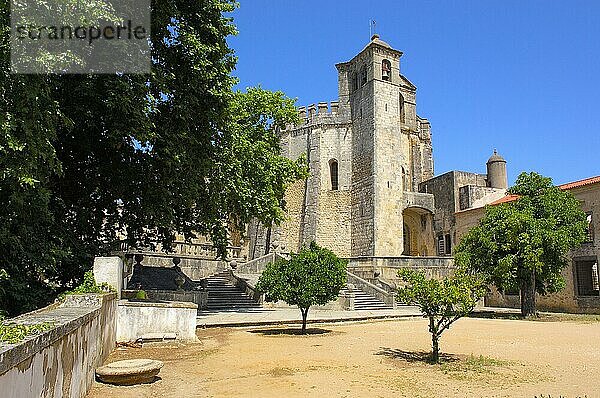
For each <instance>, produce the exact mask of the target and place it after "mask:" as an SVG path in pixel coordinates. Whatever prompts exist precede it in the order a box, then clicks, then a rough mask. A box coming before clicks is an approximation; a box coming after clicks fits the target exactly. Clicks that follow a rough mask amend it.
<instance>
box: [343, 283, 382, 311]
mask: <svg viewBox="0 0 600 398" xmlns="http://www.w3.org/2000/svg"><path fill="white" fill-rule="evenodd" d="M342 290H343V291H345V292H347V289H346V288H344V289H342ZM354 309H355V310H391V309H392V306H391V305H388V304H386V303H384V302H383V301H381V300H378V299H377V298H375V297H373V296H371V295H370V294H367V293H365V292H363V291H362V290H360V289H356V288H355V289H354Z"/></svg>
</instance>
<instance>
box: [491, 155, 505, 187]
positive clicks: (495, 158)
mask: <svg viewBox="0 0 600 398" xmlns="http://www.w3.org/2000/svg"><path fill="white" fill-rule="evenodd" d="M487 182H488V186H489V187H491V188H501V189H508V176H507V174H506V160H504V158H503V157H502V156H500V155H498V152H497V151H496V150H495V149H494V154H493V155H492V156H491V157H490V158H489V159H488V161H487Z"/></svg>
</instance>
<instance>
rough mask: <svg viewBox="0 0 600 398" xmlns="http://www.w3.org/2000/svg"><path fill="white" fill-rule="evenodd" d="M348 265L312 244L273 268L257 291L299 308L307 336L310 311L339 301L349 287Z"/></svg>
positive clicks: (274, 264)
mask: <svg viewBox="0 0 600 398" xmlns="http://www.w3.org/2000/svg"><path fill="white" fill-rule="evenodd" d="M346 266H347V261H346V260H342V259H340V258H338V257H337V256H336V255H335V254H334V253H333V252H332V251H330V250H328V249H326V248H323V247H320V246H319V245H317V244H316V243H315V242H311V243H310V245H308V246H307V247H306V246H305V247H303V248H302V249H301V250H300V252H299V253H298V254H293V253H292V255H291V258H290V259H289V260H285V259H280V260H277V261H275V262H273V263H271V264H269V265H267V268H266V269H265V271H264V272H263V273H262V275H261V276H260V278H259V280H258V283H257V285H256V289H257V290H258V291H260V292H263V293H265V294H266V298H267V300H269V301H279V300H283V301H285V302H286V303H287V304H289V305H297V306H298V308H300V312H301V314H302V334H305V333H306V318H307V316H308V310H309V308H310V307H311V306H313V305H323V304H326V303H328V302H329V301H331V300H334V299H335V298H337V296H338V294H339V292H340V290H341V289H342V287H344V285H345V284H346V278H347V276H346Z"/></svg>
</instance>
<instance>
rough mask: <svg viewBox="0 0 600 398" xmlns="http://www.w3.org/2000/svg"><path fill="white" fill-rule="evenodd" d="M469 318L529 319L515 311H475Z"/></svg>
mask: <svg viewBox="0 0 600 398" xmlns="http://www.w3.org/2000/svg"><path fill="white" fill-rule="evenodd" d="M467 317H469V318H484V319H510V320H527V318H525V317H524V316H523V315H521V314H518V313H514V312H492V311H473V312H471V313H470V314H469V315H467Z"/></svg>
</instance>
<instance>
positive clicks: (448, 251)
mask: <svg viewBox="0 0 600 398" xmlns="http://www.w3.org/2000/svg"><path fill="white" fill-rule="evenodd" d="M446 254H447V255H450V254H452V241H451V240H450V234H447V235H446Z"/></svg>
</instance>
